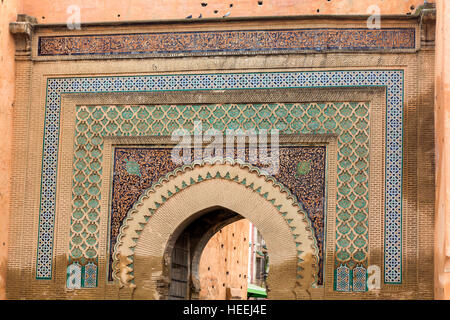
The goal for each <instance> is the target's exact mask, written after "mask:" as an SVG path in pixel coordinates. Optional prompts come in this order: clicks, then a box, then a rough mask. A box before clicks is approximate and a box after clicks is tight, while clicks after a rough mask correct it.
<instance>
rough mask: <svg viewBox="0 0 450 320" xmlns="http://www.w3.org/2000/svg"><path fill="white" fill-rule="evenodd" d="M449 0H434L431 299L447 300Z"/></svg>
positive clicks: (449, 236)
mask: <svg viewBox="0 0 450 320" xmlns="http://www.w3.org/2000/svg"><path fill="white" fill-rule="evenodd" d="M448 17H450V2H449V1H448V0H438V1H437V27H436V95H435V96H436V101H435V104H436V105H435V141H436V220H435V221H436V224H435V228H436V233H435V241H436V244H435V298H436V299H450V203H449V202H450V164H449V161H450V54H449V53H450V43H449V41H450V20H449V18H448Z"/></svg>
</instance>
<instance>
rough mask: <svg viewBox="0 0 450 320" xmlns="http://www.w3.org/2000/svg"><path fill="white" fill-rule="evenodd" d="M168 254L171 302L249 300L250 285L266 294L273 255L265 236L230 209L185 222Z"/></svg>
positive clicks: (171, 243) (196, 216) (216, 211)
mask: <svg viewBox="0 0 450 320" xmlns="http://www.w3.org/2000/svg"><path fill="white" fill-rule="evenodd" d="M166 253H167V255H168V256H169V257H170V263H169V266H168V267H169V268H168V269H169V270H168V271H169V290H168V296H167V298H168V299H170V300H183V299H202V300H203V299H205V300H225V299H228V300H231V299H232V300H241V299H243V300H245V299H247V290H248V284H249V283H250V287H251V288H252V289H253V288H255V287H258V288H262V290H263V291H264V290H265V287H266V281H265V280H266V279H267V272H268V268H267V266H268V250H267V247H266V246H265V243H264V240H263V238H262V236H261V233H260V232H259V231H258V230H257V229H256V227H255V226H254V225H253V224H252V223H251V222H250V221H249V220H247V219H245V218H244V217H243V216H241V215H240V214H238V213H236V212H233V211H231V210H229V209H225V208H222V207H215V208H210V209H208V210H205V211H203V212H199V213H197V214H195V215H194V216H192V217H191V218H190V219H188V221H185V222H183V223H182V224H181V225H180V226H179V227H178V228H177V230H176V231H175V232H174V234H173V235H172V236H171V240H170V241H169V243H168V247H167V250H166ZM251 295H252V294H251Z"/></svg>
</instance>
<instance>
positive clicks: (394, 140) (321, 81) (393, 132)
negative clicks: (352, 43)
mask: <svg viewBox="0 0 450 320" xmlns="http://www.w3.org/2000/svg"><path fill="white" fill-rule="evenodd" d="M403 83H404V76H403V71H401V70H366V71H361V70H358V71H349V70H346V71H317V72H314V71H311V72H284V73H277V72H273V73H238V74H199V75H192V74H189V75H162V76H126V77H82V78H54V79H48V83H47V105H46V113H45V131H44V144H43V148H44V150H43V159H42V180H41V197H40V203H41V205H40V213H39V218H40V224H39V238H38V255H37V262H36V277H37V278H38V279H50V278H51V277H52V259H53V237H54V219H55V203H56V181H57V163H58V145H59V125H60V108H61V94H63V93H90V92H91V93H94V92H95V93H107V92H152V91H183V90H233V89H255V90H257V89H270V88H318V87H384V88H386V97H387V100H386V102H387V110H386V150H385V154H386V158H385V166H386V171H385V181H386V186H385V247H384V275H385V282H386V283H401V280H402V241H401V238H402V166H403V148H402V146H403Z"/></svg>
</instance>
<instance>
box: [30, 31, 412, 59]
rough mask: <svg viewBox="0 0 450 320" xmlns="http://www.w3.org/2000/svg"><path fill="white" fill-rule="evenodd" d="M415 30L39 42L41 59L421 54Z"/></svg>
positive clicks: (138, 36) (145, 35)
mask: <svg viewBox="0 0 450 320" xmlns="http://www.w3.org/2000/svg"><path fill="white" fill-rule="evenodd" d="M415 47H416V30H415V29H414V28H386V29H366V28H326V29H325V28H315V29H290V30H230V31H188V32H158V33H138V34H108V35H105V34H98V35H74V36H42V37H39V43H38V55H39V56H74V55H116V56H117V55H121V54H153V55H164V54H189V53H202V54H207V53H215V52H221V53H239V52H240V53H242V52H246V53H266V52H277V51H325V50H339V51H351V50H359V51H361V50H395V49H397V50H404V49H415Z"/></svg>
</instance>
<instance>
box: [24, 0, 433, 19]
mask: <svg viewBox="0 0 450 320" xmlns="http://www.w3.org/2000/svg"><path fill="white" fill-rule="evenodd" d="M428 2H434V0H430V1H428ZM259 3H261V4H259ZM202 4H203V5H202ZM205 4H206V6H205ZM421 4H423V0H395V1H392V0H228V1H223V0H195V1H193V0H189V1H187V0H171V1H167V0H108V1H105V0H59V1H55V0H39V1H36V0H23V10H24V13H26V14H28V15H30V16H33V17H35V18H37V20H38V22H39V23H65V22H66V21H67V19H68V18H69V16H70V15H71V13H68V10H69V12H72V13H73V11H71V9H69V7H70V6H73V5H75V6H78V7H79V8H80V14H81V22H82V23H83V22H100V21H130V20H163V19H184V18H186V17H189V16H191V15H192V18H198V17H199V16H200V14H201V15H202V18H222V17H223V16H225V15H227V17H250V16H253V17H255V16H285V15H321V14H338V15H366V14H367V13H368V8H369V7H370V6H372V5H377V6H378V7H379V8H380V9H381V14H404V15H406V14H407V13H414V12H415V10H416V9H417V7H418V6H419V5H421ZM231 5H232V6H231Z"/></svg>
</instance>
